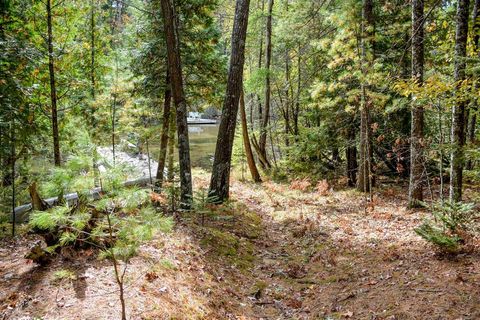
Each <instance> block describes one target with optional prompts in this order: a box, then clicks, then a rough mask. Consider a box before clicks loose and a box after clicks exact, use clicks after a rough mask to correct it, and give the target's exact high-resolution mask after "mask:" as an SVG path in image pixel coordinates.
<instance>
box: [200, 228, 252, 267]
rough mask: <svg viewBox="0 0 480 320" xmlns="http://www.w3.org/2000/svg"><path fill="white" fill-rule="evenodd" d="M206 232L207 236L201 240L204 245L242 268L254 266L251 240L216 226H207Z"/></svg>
mask: <svg viewBox="0 0 480 320" xmlns="http://www.w3.org/2000/svg"><path fill="white" fill-rule="evenodd" d="M204 232H205V236H204V238H203V239H202V240H201V245H202V246H208V247H210V248H212V249H213V252H214V253H215V255H217V256H221V257H225V258H227V259H228V261H229V262H230V263H231V264H232V265H235V266H236V267H238V268H239V269H240V270H245V269H248V268H250V267H252V266H253V261H254V259H255V257H254V246H253V244H252V243H251V242H250V241H248V240H247V239H245V238H239V237H237V236H236V235H234V234H232V233H230V232H227V231H220V230H218V229H214V228H205V230H204Z"/></svg>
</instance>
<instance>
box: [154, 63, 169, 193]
mask: <svg viewBox="0 0 480 320" xmlns="http://www.w3.org/2000/svg"><path fill="white" fill-rule="evenodd" d="M163 99H164V100H163V121H162V134H161V137H160V156H159V158H158V168H157V175H156V178H157V181H156V184H157V186H158V187H159V188H161V187H162V183H163V172H164V170H165V161H166V159H167V147H168V133H169V129H170V106H171V103H172V91H171V88H170V75H169V73H168V70H167V75H166V79H165V92H164V96H163Z"/></svg>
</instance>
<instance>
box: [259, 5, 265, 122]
mask: <svg viewBox="0 0 480 320" xmlns="http://www.w3.org/2000/svg"><path fill="white" fill-rule="evenodd" d="M259 1H260V3H261V7H260V9H261V10H262V15H263V11H264V10H265V0H259ZM262 61H263V28H261V29H260V41H259V50H258V70H260V69H262ZM257 102H258V122H259V125H260V127H261V126H262V119H263V111H262V99H260V96H259V95H257Z"/></svg>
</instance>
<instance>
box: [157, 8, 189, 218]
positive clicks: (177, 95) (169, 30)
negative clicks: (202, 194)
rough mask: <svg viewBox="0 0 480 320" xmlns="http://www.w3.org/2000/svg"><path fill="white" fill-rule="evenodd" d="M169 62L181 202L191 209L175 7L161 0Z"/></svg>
mask: <svg viewBox="0 0 480 320" xmlns="http://www.w3.org/2000/svg"><path fill="white" fill-rule="evenodd" d="M161 4H162V12H163V20H164V29H165V39H166V46H167V60H168V68H169V72H170V78H171V83H172V95H173V100H174V102H175V107H176V114H177V138H178V142H177V143H178V159H179V163H180V189H181V196H180V201H181V205H182V207H183V208H184V209H189V208H190V206H191V200H192V172H191V167H190V146H189V141H188V127H187V103H186V101H185V93H184V89H183V78H182V65H181V59H180V47H179V40H178V29H177V24H176V17H175V6H174V4H173V3H172V0H161Z"/></svg>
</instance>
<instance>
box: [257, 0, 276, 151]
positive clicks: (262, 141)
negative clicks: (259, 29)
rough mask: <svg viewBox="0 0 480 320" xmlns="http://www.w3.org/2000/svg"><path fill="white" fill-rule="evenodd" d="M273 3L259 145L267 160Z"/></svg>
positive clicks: (268, 17) (269, 6) (268, 32)
mask: <svg viewBox="0 0 480 320" xmlns="http://www.w3.org/2000/svg"><path fill="white" fill-rule="evenodd" d="M273 1H274V0H268V9H267V11H268V13H267V28H266V31H267V32H266V45H265V46H266V48H265V69H266V76H265V110H264V112H263V119H262V123H261V127H260V138H259V141H258V145H259V147H260V152H261V153H262V156H263V157H264V158H265V159H266V158H267V150H266V145H267V127H268V123H269V120H270V97H271V85H270V64H271V60H272V11H273Z"/></svg>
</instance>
